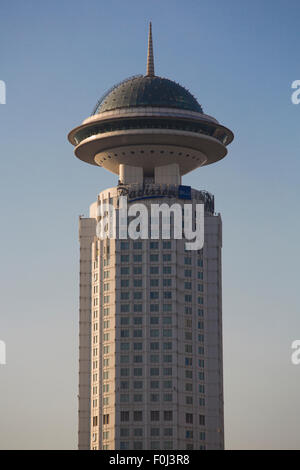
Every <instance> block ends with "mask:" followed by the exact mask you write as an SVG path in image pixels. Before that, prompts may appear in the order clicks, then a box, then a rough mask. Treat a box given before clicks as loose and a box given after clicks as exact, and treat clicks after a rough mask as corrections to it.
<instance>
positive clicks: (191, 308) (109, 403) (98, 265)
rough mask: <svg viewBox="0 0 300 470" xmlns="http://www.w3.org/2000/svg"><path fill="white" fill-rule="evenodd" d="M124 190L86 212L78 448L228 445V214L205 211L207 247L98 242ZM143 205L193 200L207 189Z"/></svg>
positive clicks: (105, 197)
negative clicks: (107, 207)
mask: <svg viewBox="0 0 300 470" xmlns="http://www.w3.org/2000/svg"><path fill="white" fill-rule="evenodd" d="M157 186H159V185H157V184H156V186H155V187H156V188H157ZM165 186H166V185H161V190H162V191H163V189H164V187H165ZM137 187H138V186H137V185H127V189H129V190H130V189H132V188H134V189H137ZM141 187H142V186H140V188H141ZM119 195H120V188H117V187H116V188H111V189H108V190H106V191H103V192H101V193H100V194H99V196H98V200H97V202H96V203H94V204H93V205H92V206H91V208H90V218H87V219H83V218H81V219H80V247H81V249H80V253H81V261H80V266H81V274H80V295H81V297H80V335H79V337H80V369H79V381H80V384H79V448H80V449H88V448H90V449H93V450H107V449H109V450H113V449H117V450H127V449H130V450H132V449H133V450H138V449H153V450H154V449H157V450H158V449H161V450H167V449H174V450H185V449H195V450H196V449H203V450H204V449H222V448H223V446H224V424H223V379H222V289H221V247H222V222H221V217H220V215H215V214H214V213H212V211H209V210H206V212H205V244H204V247H203V249H202V250H199V251H186V250H185V247H184V243H185V241H184V239H182V240H174V239H171V240H166V239H162V238H161V237H160V239H159V240H152V239H149V240H141V239H138V240H130V239H127V240H120V239H116V240H114V239H105V240H100V239H99V238H97V236H96V222H97V220H98V221H99V217H98V214H97V208H98V207H99V205H100V204H103V203H105V202H110V203H112V204H113V205H114V207H116V209H117V204H118V197H119ZM138 202H141V203H144V204H146V205H148V206H150V204H151V203H153V202H155V203H156V204H162V203H167V204H168V205H172V204H174V202H176V203H179V204H181V205H182V204H184V203H191V202H192V203H193V204H194V205H195V204H196V203H199V202H201V192H200V191H196V190H192V199H191V200H190V201H186V200H182V199H178V198H176V197H172V196H171V197H159V196H158V197H157V198H155V199H154V200H153V199H151V200H149V199H143V196H142V199H140V200H139V201H138ZM130 204H131V203H129V205H130Z"/></svg>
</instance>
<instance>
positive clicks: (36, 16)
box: [0, 0, 300, 449]
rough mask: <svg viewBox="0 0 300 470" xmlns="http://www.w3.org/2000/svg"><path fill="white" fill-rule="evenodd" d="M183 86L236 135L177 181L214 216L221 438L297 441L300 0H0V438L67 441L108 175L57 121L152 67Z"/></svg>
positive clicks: (67, 125)
mask: <svg viewBox="0 0 300 470" xmlns="http://www.w3.org/2000/svg"><path fill="white" fill-rule="evenodd" d="M149 20H152V22H153V35H154V53H155V70H156V74H157V75H161V76H163V77H168V78H170V79H173V80H175V81H177V82H179V83H181V84H182V85H184V86H186V87H187V88H188V89H189V90H190V91H191V92H192V93H193V94H194V95H195V96H196V97H197V98H198V100H199V102H200V103H201V104H202V106H203V108H204V111H205V112H206V113H207V114H211V115H213V116H215V117H216V118H217V119H218V120H220V121H221V123H223V124H224V125H226V126H228V127H229V128H230V129H232V130H233V131H234V133H235V141H234V143H233V144H232V145H231V146H230V148H229V155H228V157H227V158H226V159H224V160H222V161H221V162H219V163H217V164H215V165H211V166H209V167H206V168H203V169H198V170H196V171H194V172H193V173H191V174H189V175H187V176H186V177H185V178H184V184H189V185H192V186H193V187H195V188H197V189H206V190H208V191H210V192H212V193H213V194H215V198H216V210H217V211H220V212H221V213H222V218H223V224H224V225H223V230H224V234H223V248H224V249H223V319H224V380H225V435H226V447H227V448H229V449H232V448H235V449H238V448H244V449H255V448H258V449H264V448H268V449H276V448H284V449H288V448H294V449H297V448H298V449H299V448H300V424H299V423H300V420H299V416H300V400H299V386H300V365H299V366H294V365H292V364H291V360H290V356H291V343H292V341H293V340H294V339H300V315H299V244H298V243H299V232H300V222H299V202H300V197H299V193H300V191H299V172H300V158H299V148H300V145H299V144H300V132H299V131H300V105H298V106H297V105H293V104H292V102H291V93H292V90H291V83H292V82H293V81H294V80H297V79H300V61H299V52H298V49H299V24H300V3H299V1H298V0H295V1H294V0H289V1H288V2H287V1H283V0H277V1H274V0H264V1H262V0H251V1H249V0H248V1H245V0H244V1H240V0H227V1H226V2H225V1H223V0H218V1H216V0H210V1H209V2H204V1H199V0H187V1H185V2H182V1H174V0H173V1H171V0H150V1H149V0H148V1H144V0H129V1H126V2H125V1H121V0H110V1H103V0H95V1H94V0H86V1H85V2H82V1H78V0H72V1H71V0H59V1H51V2H45V1H44V2H41V1H38V0H27V1H26V2H24V1H21V0H20V1H16V0H10V1H8V0H2V1H1V17H0V80H4V81H5V82H6V86H7V104H6V105H1V104H0V137H1V140H0V175H1V184H0V204H1V244H0V251H1V253H0V259H1V270H0V286H1V297H0V299H1V308H0V312H1V317H0V340H4V341H5V342H6V345H7V365H6V366H0V447H1V448H2V449H8V448H9V449H13V448H23V449H30V448H36V449H37V448H49V449H51V448H64V449H68V448H76V444H77V360H78V356H77V348H78V344H77V335H78V270H79V245H78V216H79V214H86V215H87V213H88V207H89V204H90V203H92V202H93V201H94V200H95V198H96V195H97V193H99V192H100V191H101V190H103V189H105V188H107V187H110V186H113V185H115V184H116V182H117V177H116V176H114V175H113V174H111V173H109V172H107V171H105V170H104V169H100V168H99V169H97V168H95V167H93V166H89V165H87V164H85V163H83V162H81V161H79V160H77V159H76V158H75V157H74V156H73V148H72V146H71V145H70V144H69V143H68V141H67V137H66V136H67V133H68V131H69V130H70V129H72V128H73V127H75V126H76V125H78V124H79V123H80V122H81V121H82V120H83V119H84V118H86V117H87V116H88V115H89V114H91V112H92V109H93V107H94V105H95V103H96V102H97V100H98V99H99V97H100V96H101V95H102V94H103V93H104V92H105V91H106V90H107V89H108V88H110V87H111V86H112V85H113V84H115V83H117V82H119V81H120V80H122V79H124V78H126V77H128V76H131V75H134V74H137V73H144V72H145V69H146V46H147V23H148V21H149Z"/></svg>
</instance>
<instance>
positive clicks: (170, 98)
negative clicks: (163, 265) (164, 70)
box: [93, 75, 203, 114]
mask: <svg viewBox="0 0 300 470" xmlns="http://www.w3.org/2000/svg"><path fill="white" fill-rule="evenodd" d="M147 106H149V107H160V108H177V109H185V110H189V111H196V112H198V113H202V114H203V110H202V108H201V106H200V104H199V103H198V101H197V100H196V98H194V96H193V95H192V94H191V93H190V92H189V91H188V90H186V89H185V88H184V87H182V86H181V85H179V84H178V83H176V82H173V81H172V80H168V79H167V78H162V77H156V76H154V75H153V76H149V75H145V76H143V75H140V76H136V77H133V78H129V79H127V80H124V81H123V82H121V83H120V84H119V85H117V86H116V87H114V88H113V89H112V90H111V91H109V92H108V93H107V94H106V95H104V97H103V98H102V99H101V100H100V101H99V102H98V103H97V106H96V108H95V110H94V113H93V114H99V113H103V112H104V111H112V110H114V109H119V108H131V107H134V108H135V107H147Z"/></svg>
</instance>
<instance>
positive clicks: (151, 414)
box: [150, 411, 159, 421]
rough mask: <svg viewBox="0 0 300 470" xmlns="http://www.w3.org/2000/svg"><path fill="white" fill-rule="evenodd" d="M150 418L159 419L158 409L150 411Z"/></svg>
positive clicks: (152, 419)
mask: <svg viewBox="0 0 300 470" xmlns="http://www.w3.org/2000/svg"><path fill="white" fill-rule="evenodd" d="M150 420H151V421H159V411H150Z"/></svg>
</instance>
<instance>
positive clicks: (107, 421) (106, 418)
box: [103, 415, 109, 424]
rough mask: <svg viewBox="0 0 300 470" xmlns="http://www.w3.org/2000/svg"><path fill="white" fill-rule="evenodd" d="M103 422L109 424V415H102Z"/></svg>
mask: <svg viewBox="0 0 300 470" xmlns="http://www.w3.org/2000/svg"><path fill="white" fill-rule="evenodd" d="M103 424H109V415H103Z"/></svg>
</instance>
